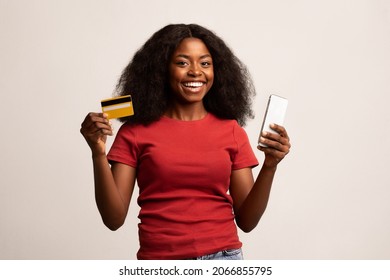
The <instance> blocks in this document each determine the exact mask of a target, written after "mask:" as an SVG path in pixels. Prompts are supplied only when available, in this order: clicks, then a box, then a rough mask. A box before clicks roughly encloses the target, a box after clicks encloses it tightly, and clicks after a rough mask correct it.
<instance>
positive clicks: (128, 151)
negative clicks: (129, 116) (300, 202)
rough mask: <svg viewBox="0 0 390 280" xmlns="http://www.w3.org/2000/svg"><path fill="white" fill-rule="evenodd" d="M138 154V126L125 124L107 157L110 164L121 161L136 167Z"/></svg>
mask: <svg viewBox="0 0 390 280" xmlns="http://www.w3.org/2000/svg"><path fill="white" fill-rule="evenodd" d="M138 154H139V153H138V146H137V142H136V128H135V127H134V126H131V125H128V124H123V125H122V126H121V128H120V129H119V131H118V133H117V135H116V137H115V140H114V142H113V144H112V146H111V149H110V151H109V152H108V154H107V159H108V161H109V162H110V164H112V163H113V162H120V163H123V164H126V165H130V166H132V167H135V168H136V167H137V164H138Z"/></svg>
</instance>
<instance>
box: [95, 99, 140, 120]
mask: <svg viewBox="0 0 390 280" xmlns="http://www.w3.org/2000/svg"><path fill="white" fill-rule="evenodd" d="M101 104H102V110H103V113H106V114H107V115H108V118H109V119H118V118H123V117H127V116H132V115H134V109H133V103H132V101H131V95H125V96H119V97H114V98H109V99H104V100H102V101H101Z"/></svg>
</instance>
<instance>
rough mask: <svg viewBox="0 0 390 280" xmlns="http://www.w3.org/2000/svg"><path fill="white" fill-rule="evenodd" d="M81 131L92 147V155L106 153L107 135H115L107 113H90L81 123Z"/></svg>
mask: <svg viewBox="0 0 390 280" xmlns="http://www.w3.org/2000/svg"><path fill="white" fill-rule="evenodd" d="M80 132H81V134H82V135H83V136H84V138H85V140H86V141H87V143H88V145H89V147H90V148H91V150H92V155H94V156H99V155H105V154H106V140H107V135H110V136H112V135H113V130H112V126H111V123H110V121H109V120H108V118H107V115H106V114H103V113H89V114H88V115H87V116H86V117H85V119H84V121H83V122H82V124H81V129H80Z"/></svg>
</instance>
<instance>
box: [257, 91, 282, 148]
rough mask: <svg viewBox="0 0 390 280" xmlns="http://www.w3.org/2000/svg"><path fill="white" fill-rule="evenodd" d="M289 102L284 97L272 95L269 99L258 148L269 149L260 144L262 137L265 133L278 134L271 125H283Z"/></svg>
mask: <svg viewBox="0 0 390 280" xmlns="http://www.w3.org/2000/svg"><path fill="white" fill-rule="evenodd" d="M287 105H288V100H287V99H286V98H284V97H281V96H278V95H275V94H271V95H270V96H269V99H268V104H267V109H266V111H265V115H264V119H263V124H262V126H261V130H260V136H259V140H258V144H257V145H258V146H261V147H267V146H266V145H264V144H263V143H260V137H261V134H262V133H263V131H267V132H271V133H277V132H276V131H274V130H273V129H271V128H270V124H272V123H275V124H278V125H283V122H284V117H285V115H286V110H287Z"/></svg>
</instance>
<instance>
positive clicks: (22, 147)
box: [0, 0, 390, 259]
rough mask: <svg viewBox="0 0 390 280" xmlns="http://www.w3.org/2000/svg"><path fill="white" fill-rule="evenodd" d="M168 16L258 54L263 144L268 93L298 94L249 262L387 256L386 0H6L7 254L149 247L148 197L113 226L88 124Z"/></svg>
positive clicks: (254, 67) (389, 46)
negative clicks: (144, 208) (141, 231)
mask: <svg viewBox="0 0 390 280" xmlns="http://www.w3.org/2000/svg"><path fill="white" fill-rule="evenodd" d="M169 23H198V24H201V25H204V26H205V27H207V28H209V29H211V30H214V31H215V32H216V33H217V34H218V35H220V36H221V37H222V38H223V39H224V40H225V41H226V42H227V44H228V45H229V46H230V47H231V48H232V49H233V51H234V52H235V53H236V55H237V56H238V57H239V58H241V59H242V61H243V62H244V63H246V65H247V66H248V68H249V70H250V71H251V73H252V76H253V79H254V81H255V85H256V89H257V93H258V94H257V96H256V99H255V103H254V109H255V111H256V118H255V119H254V120H252V121H250V122H249V123H248V125H247V126H246V131H247V133H248V135H249V137H250V139H251V142H252V144H253V148H254V149H255V146H256V140H257V136H258V130H259V127H260V123H261V120H262V117H263V113H264V110H265V104H266V101H267V98H268V95H269V94H271V93H276V94H280V95H283V96H285V97H287V98H288V99H289V101H290V103H289V108H288V113H287V120H286V123H285V125H286V128H287V129H288V131H289V134H290V137H291V142H292V145H293V147H292V150H291V153H290V154H289V155H288V157H287V158H285V160H284V161H283V162H282V163H281V164H280V167H279V169H278V173H277V176H276V179H275V182H274V187H273V190H272V194H271V199H270V203H269V206H268V209H267V211H266V213H265V215H264V217H263V218H262V220H261V222H260V224H259V225H258V227H257V228H256V229H255V230H253V231H252V232H251V233H249V234H244V233H242V232H240V237H241V239H242V241H243V243H244V254H245V258H246V259H389V258H390V239H389V236H390V221H389V214H390V203H389V202H388V201H389V198H390V190H389V187H390V171H389V164H388V158H389V156H390V148H389V143H390V129H389V122H390V113H389V112H388V106H389V105H388V103H389V102H390V52H389V50H390V2H389V1H385V0H328V1H325V0H324V1H309V0H297V1H288V0H285V1H282V0H275V1H265V0H261V1H258V0H252V1H249V0H248V1H245V0H242V1H233V0H232V1H226V0H217V1H209V0H198V1H192V2H191V1H190V2H186V1H181V0H174V1H157V0H154V1H125V0H122V1H119V0H113V1H109V0H105V1H103V0H101V1H95V0H90V1H86V0H84V1H76V0H73V1H49V0H46V1H45V0H41V1H38V0H36V1H28V0H25V1H23V0H19V1H7V0H0V48H1V50H0V94H1V101H0V112H1V114H2V122H1V123H2V125H1V129H0V131H1V138H0V144H1V161H0V259H134V258H135V254H136V251H137V249H138V236H137V223H138V220H137V212H138V208H137V205H136V202H135V200H134V199H133V201H132V206H131V209H130V212H129V215H128V218H127V221H126V223H125V225H124V226H123V227H122V228H121V229H120V230H118V231H117V232H111V231H109V230H108V229H106V228H105V227H104V225H103V223H102V222H101V220H100V216H99V214H98V211H97V209H96V206H95V202H94V192H93V176H92V164H91V159H90V151H89V148H88V146H87V144H86V143H85V141H84V139H83V138H82V136H81V134H80V133H79V129H80V124H81V122H82V120H83V119H84V116H85V115H86V114H87V113H88V112H89V111H99V110H100V108H99V101H100V99H103V98H107V97H110V96H111V94H112V92H113V90H114V87H115V84H116V82H117V79H118V77H119V75H120V73H121V71H122V70H123V68H124V67H125V66H126V65H127V63H128V62H129V60H130V58H131V57H132V55H133V54H134V52H135V51H136V50H137V49H138V48H139V47H140V46H141V45H142V44H143V43H144V42H145V40H146V39H148V38H149V37H150V36H151V35H152V33H154V32H155V31H157V30H158V29H160V28H161V27H163V26H165V25H166V24H169ZM140 113H142V112H140ZM119 125H120V124H119V123H115V128H116V130H118V128H119ZM111 141H112V139H110V142H109V145H110V143H112V142H111ZM256 155H257V156H258V159H259V160H260V161H261V160H262V159H263V156H262V154H261V152H259V151H256ZM254 173H255V175H257V173H258V169H255V170H254Z"/></svg>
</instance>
